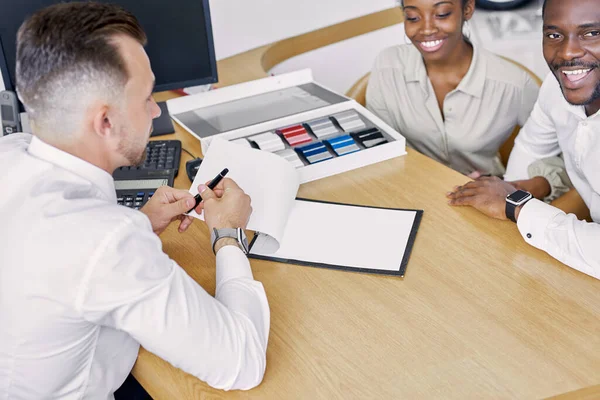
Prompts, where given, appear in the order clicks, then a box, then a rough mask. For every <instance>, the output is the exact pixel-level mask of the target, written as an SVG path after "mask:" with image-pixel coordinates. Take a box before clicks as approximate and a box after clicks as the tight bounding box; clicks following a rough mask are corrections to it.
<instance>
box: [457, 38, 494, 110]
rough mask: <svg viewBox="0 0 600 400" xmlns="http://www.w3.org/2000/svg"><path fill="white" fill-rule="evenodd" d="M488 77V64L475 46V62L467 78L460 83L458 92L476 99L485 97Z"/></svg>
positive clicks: (472, 63) (470, 67) (472, 62)
mask: <svg viewBox="0 0 600 400" xmlns="http://www.w3.org/2000/svg"><path fill="white" fill-rule="evenodd" d="M486 75H487V63H486V60H485V58H484V57H482V56H481V53H480V51H479V49H478V47H477V46H475V45H473V60H471V65H470V66H469V70H468V71H467V74H466V75H465V77H464V78H463V79H462V80H461V81H460V83H459V84H458V87H457V88H456V90H460V91H461V92H463V93H466V94H469V95H471V96H473V97H476V98H481V96H482V95H483V87H484V86H485V77H486Z"/></svg>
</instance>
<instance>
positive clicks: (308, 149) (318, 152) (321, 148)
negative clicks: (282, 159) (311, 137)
mask: <svg viewBox="0 0 600 400" xmlns="http://www.w3.org/2000/svg"><path fill="white" fill-rule="evenodd" d="M296 150H297V151H298V152H299V153H300V154H302V155H303V156H304V158H306V160H307V161H308V162H309V163H311V164H315V163H318V162H320V161H325V160H329V159H330V158H333V156H332V155H331V153H330V152H329V150H327V147H325V145H324V144H323V143H321V142H317V143H313V144H309V145H308V146H304V147H301V148H298V149H296Z"/></svg>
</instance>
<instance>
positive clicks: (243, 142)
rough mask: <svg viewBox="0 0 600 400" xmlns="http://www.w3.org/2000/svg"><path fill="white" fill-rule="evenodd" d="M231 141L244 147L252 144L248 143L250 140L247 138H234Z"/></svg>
mask: <svg viewBox="0 0 600 400" xmlns="http://www.w3.org/2000/svg"><path fill="white" fill-rule="evenodd" d="M231 143H235V144H239V145H240V146H244V147H252V145H251V144H250V142H249V141H248V140H246V138H241V139H235V140H232V141H231Z"/></svg>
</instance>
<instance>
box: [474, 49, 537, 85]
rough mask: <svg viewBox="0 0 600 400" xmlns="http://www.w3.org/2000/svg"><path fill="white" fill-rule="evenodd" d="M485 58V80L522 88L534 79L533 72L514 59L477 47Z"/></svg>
mask: <svg viewBox="0 0 600 400" xmlns="http://www.w3.org/2000/svg"><path fill="white" fill-rule="evenodd" d="M479 51H480V52H481V56H482V57H483V58H485V59H486V80H488V81H493V82H497V83H498V84H504V85H509V86H514V87H516V88H523V87H524V86H525V85H527V84H529V83H530V82H531V81H532V80H534V76H533V72H530V71H529V70H528V69H527V68H526V67H525V66H524V65H522V64H520V63H518V62H517V61H515V60H510V59H508V58H504V57H502V56H500V55H498V54H494V53H492V52H490V51H488V50H485V49H479Z"/></svg>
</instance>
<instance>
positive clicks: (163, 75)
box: [0, 0, 218, 134]
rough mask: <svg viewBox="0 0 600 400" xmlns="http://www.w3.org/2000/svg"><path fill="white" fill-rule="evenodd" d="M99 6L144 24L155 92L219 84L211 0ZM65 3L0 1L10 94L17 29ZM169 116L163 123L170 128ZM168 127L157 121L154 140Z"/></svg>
mask: <svg viewBox="0 0 600 400" xmlns="http://www.w3.org/2000/svg"><path fill="white" fill-rule="evenodd" d="M96 1H100V2H104V3H113V4H118V5H121V6H122V7H124V8H125V9H127V10H129V11H130V12H132V13H133V14H134V15H135V16H136V17H137V18H138V20H139V21H140V24H141V25H142V27H143V28H144V30H145V31H146V34H147V35H148V45H147V46H146V52H147V53H148V56H149V58H150V62H151V64H152V70H153V71H154V75H155V76H156V87H155V92H160V91H165V90H173V89H180V88H184V87H188V86H196V85H204V84H209V83H215V82H217V78H218V77H217V62H216V58H215V49H214V42H213V33H212V25H211V19H210V8H209V4H208V0H143V1H141V0H96ZM62 2H65V1H64V0H19V1H15V0H0V71H1V72H2V78H3V80H4V85H5V87H6V89H8V90H15V69H16V38H17V31H18V29H19V27H20V26H21V24H22V23H23V21H24V20H25V19H26V18H27V17H28V16H30V15H32V14H33V13H34V12H35V11H37V10H39V9H41V8H43V7H46V6H49V5H52V4H56V3H62ZM67 2H68V1H67ZM163 106H164V105H163ZM161 108H163V107H161ZM163 111H164V108H163ZM165 114H167V113H165V112H163V117H165V118H166V120H167V122H168V123H169V124H170V118H169V116H168V115H165ZM164 123H165V120H162V121H155V134H157V133H158V134H160V133H165V132H158V131H157V127H160V126H162V124H164ZM171 129H172V125H171ZM167 130H168V128H167Z"/></svg>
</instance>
